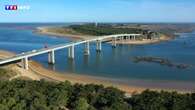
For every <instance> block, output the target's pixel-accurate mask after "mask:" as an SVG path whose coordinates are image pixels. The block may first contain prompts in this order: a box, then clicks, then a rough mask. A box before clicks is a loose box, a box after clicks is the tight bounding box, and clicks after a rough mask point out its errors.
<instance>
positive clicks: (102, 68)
mask: <svg viewBox="0 0 195 110" xmlns="http://www.w3.org/2000/svg"><path fill="white" fill-rule="evenodd" d="M44 25H46V24H44ZM51 25H52V24H51ZM37 26H43V24H20V25H18V24H9V25H7V24H0V49H4V50H9V51H13V52H16V53H21V52H26V51H31V50H33V49H40V48H43V47H44V45H45V44H47V45H56V44H62V43H67V42H70V39H63V38H56V37H55V36H47V35H39V34H35V33H33V31H32V30H33V29H34V28H35V27H37ZM102 49H103V50H102V52H101V53H99V54H98V53H96V51H95V44H91V45H90V52H91V53H90V56H89V57H86V56H84V55H83V45H80V46H77V47H76V49H75V50H76V52H75V60H74V61H70V60H68V59H67V49H63V50H60V51H57V52H56V64H55V65H53V66H52V65H48V64H47V55H46V54H45V55H40V56H36V57H33V59H34V60H36V61H38V62H40V63H42V64H43V65H44V66H45V67H47V68H50V69H54V70H56V71H60V72H64V73H65V72H74V73H76V74H87V75H93V76H101V77H108V78H115V79H121V80H125V79H126V80H129V79H139V80H168V81H173V80H174V81H175V80H176V81H195V34H193V33H192V34H184V35H181V36H180V37H179V38H177V39H175V40H172V41H168V42H162V43H159V44H150V45H143V46H133V45H119V46H117V48H115V49H113V48H112V47H111V45H110V44H103V46H102ZM135 56H153V57H162V58H165V59H169V60H170V61H172V62H174V63H182V64H189V65H192V66H191V67H190V68H187V69H178V68H173V67H168V66H162V65H160V64H156V63H146V62H145V63H144V62H142V63H134V62H133V61H132V58H133V57H135Z"/></svg>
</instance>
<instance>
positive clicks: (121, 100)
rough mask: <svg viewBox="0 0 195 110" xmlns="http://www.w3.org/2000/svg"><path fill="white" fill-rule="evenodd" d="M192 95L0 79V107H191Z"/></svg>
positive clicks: (158, 109) (23, 109) (142, 109)
mask: <svg viewBox="0 0 195 110" xmlns="http://www.w3.org/2000/svg"><path fill="white" fill-rule="evenodd" d="M194 109H195V94H194V93H193V94H178V93H176V92H172V93H170V92H163V91H162V92H154V91H149V90H146V91H144V92H143V93H142V94H135V95H132V97H130V98H127V97H125V95H124V92H122V91H120V90H118V89H116V88H112V87H107V88H105V87H103V86H102V85H93V84H89V85H80V84H75V85H71V84H70V83H69V82H67V81H66V82H61V83H55V82H46V81H44V80H41V81H24V80H13V81H0V110H194Z"/></svg>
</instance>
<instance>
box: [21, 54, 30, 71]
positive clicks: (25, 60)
mask: <svg viewBox="0 0 195 110" xmlns="http://www.w3.org/2000/svg"><path fill="white" fill-rule="evenodd" d="M22 65H23V68H24V69H25V70H28V69H29V68H28V57H25V58H23V59H22Z"/></svg>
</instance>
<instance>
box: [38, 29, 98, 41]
mask: <svg viewBox="0 0 195 110" xmlns="http://www.w3.org/2000/svg"><path fill="white" fill-rule="evenodd" d="M50 29H51V27H37V28H36V30H35V33H38V34H43V35H50V36H56V37H62V38H67V37H68V38H71V39H72V40H86V39H91V38H93V37H95V36H90V35H82V34H79V33H78V34H70V33H68V32H67V33H63V34H62V33H56V32H51V31H50Z"/></svg>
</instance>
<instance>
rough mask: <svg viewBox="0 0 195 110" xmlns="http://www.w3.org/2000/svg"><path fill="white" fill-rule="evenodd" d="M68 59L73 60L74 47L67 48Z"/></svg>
mask: <svg viewBox="0 0 195 110" xmlns="http://www.w3.org/2000/svg"><path fill="white" fill-rule="evenodd" d="M68 58H70V59H74V45H73V46H71V47H69V48H68Z"/></svg>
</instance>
